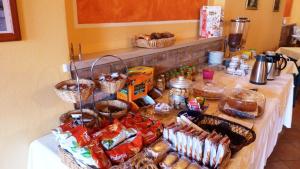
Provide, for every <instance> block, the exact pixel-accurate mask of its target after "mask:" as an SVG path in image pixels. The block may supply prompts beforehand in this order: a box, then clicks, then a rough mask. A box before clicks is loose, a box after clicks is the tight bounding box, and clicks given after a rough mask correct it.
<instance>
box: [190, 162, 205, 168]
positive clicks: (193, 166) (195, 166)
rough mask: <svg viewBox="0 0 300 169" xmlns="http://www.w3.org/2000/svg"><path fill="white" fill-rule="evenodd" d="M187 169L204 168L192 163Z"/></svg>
mask: <svg viewBox="0 0 300 169" xmlns="http://www.w3.org/2000/svg"><path fill="white" fill-rule="evenodd" d="M187 169H202V167H201V166H200V165H199V164H197V163H191V164H190V165H189V166H188V168H187Z"/></svg>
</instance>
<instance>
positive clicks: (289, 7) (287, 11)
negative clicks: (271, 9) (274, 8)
mask: <svg viewBox="0 0 300 169" xmlns="http://www.w3.org/2000/svg"><path fill="white" fill-rule="evenodd" d="M292 7H293V0H286V3H285V7H284V13H283V16H284V17H290V16H291V11H292Z"/></svg>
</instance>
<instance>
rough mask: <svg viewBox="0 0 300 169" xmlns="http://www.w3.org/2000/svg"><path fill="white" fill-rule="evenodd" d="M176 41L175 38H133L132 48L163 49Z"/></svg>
mask: <svg viewBox="0 0 300 169" xmlns="http://www.w3.org/2000/svg"><path fill="white" fill-rule="evenodd" d="M175 41H176V38H175V37H171V38H163V39H153V40H146V39H138V38H135V39H134V41H133V43H134V46H137V47H140V48H163V47H168V46H172V45H174V43H175Z"/></svg>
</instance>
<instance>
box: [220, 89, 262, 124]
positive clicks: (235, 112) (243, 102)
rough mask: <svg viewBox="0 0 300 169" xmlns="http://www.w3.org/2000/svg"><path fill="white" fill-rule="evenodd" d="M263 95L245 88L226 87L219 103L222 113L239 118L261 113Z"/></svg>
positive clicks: (254, 116) (257, 115) (251, 116)
mask: <svg viewBox="0 0 300 169" xmlns="http://www.w3.org/2000/svg"><path fill="white" fill-rule="evenodd" d="M265 102H266V99H265V96H264V95H263V94H261V93H259V92H256V91H252V90H247V89H240V88H235V89H228V90H226V91H225V94H224V97H223V98H222V100H221V101H220V103H219V109H220V110H221V111H223V112H224V113H226V114H228V115H231V116H236V117H240V118H256V117H259V116H260V115H262V114H263V112H264V108H265Z"/></svg>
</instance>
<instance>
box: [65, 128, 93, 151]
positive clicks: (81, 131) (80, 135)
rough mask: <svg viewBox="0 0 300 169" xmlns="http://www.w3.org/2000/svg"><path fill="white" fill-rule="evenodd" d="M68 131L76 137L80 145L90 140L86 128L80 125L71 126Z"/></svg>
mask: <svg viewBox="0 0 300 169" xmlns="http://www.w3.org/2000/svg"><path fill="white" fill-rule="evenodd" d="M70 132H71V133H72V135H73V136H74V137H75V138H76V140H77V143H78V144H79V146H80V147H83V146H86V145H88V144H89V143H90V142H91V137H90V136H89V135H88V131H87V129H86V128H85V127H84V126H82V125H81V126H77V127H75V128H73V129H72V130H70Z"/></svg>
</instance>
